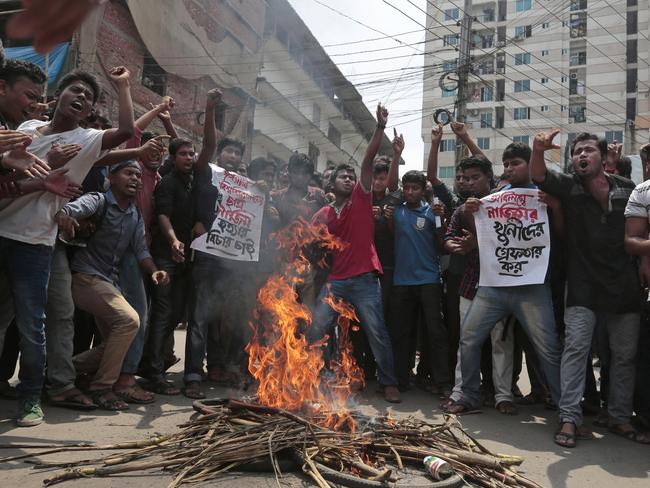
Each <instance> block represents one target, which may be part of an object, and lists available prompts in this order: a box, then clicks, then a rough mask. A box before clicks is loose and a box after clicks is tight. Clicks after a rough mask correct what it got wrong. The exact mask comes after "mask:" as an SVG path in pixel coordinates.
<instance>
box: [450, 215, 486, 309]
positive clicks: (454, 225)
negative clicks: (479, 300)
mask: <svg viewBox="0 0 650 488" xmlns="http://www.w3.org/2000/svg"><path fill="white" fill-rule="evenodd" d="M464 207H465V205H464V204H463V205H461V206H460V207H458V208H457V209H456V210H454V213H453V214H452V216H451V220H450V222H449V225H448V226H447V232H446V233H445V238H444V239H445V241H448V240H450V239H452V238H453V237H462V235H463V230H464V229H467V230H469V229H470V227H469V225H467V221H466V220H465V217H464V216H463V209H464ZM480 272H481V265H480V262H479V257H478V248H477V249H474V250H472V252H470V253H469V254H467V255H466V256H465V269H464V271H463V277H462V278H461V280H460V287H459V288H458V293H459V295H460V296H461V297H463V298H467V299H468V300H473V299H474V296H475V295H476V289H477V288H478V279H479V275H480Z"/></svg>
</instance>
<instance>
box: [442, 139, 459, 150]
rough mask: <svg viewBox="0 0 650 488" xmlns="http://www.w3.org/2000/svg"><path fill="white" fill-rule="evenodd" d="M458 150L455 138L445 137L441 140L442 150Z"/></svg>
mask: <svg viewBox="0 0 650 488" xmlns="http://www.w3.org/2000/svg"><path fill="white" fill-rule="evenodd" d="M455 150H456V141H455V140H454V139H443V140H442V141H440V152H453V151H455Z"/></svg>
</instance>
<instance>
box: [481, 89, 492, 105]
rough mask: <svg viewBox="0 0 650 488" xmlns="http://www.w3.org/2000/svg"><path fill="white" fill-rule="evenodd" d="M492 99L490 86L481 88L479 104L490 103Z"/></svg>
mask: <svg viewBox="0 0 650 488" xmlns="http://www.w3.org/2000/svg"><path fill="white" fill-rule="evenodd" d="M493 98H494V92H493V90H492V87H491V86H484V87H482V88H481V102H491V101H492V100H493Z"/></svg>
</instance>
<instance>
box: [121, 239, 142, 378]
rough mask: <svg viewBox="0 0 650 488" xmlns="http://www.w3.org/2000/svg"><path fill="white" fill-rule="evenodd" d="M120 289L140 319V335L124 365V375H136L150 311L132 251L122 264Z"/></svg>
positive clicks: (126, 254) (126, 255) (128, 353)
mask: <svg viewBox="0 0 650 488" xmlns="http://www.w3.org/2000/svg"><path fill="white" fill-rule="evenodd" d="M120 289H121V291H122V295H124V298H125V300H126V301H127V302H129V305H131V306H132V307H133V309H134V310H135V311H136V312H137V314H138V317H139V318H140V327H139V328H138V333H137V334H136V335H135V337H134V338H133V342H132V343H131V347H129V351H128V352H127V353H126V357H125V358H124V363H123V364H122V373H125V374H136V372H137V371H138V366H139V365H140V359H142V351H143V349H144V341H145V337H146V332H147V315H148V310H147V294H146V293H145V290H144V281H143V280H142V272H141V271H140V264H139V263H138V260H137V259H136V257H135V254H133V251H131V249H127V250H126V252H125V253H124V256H123V257H122V262H121V263H120Z"/></svg>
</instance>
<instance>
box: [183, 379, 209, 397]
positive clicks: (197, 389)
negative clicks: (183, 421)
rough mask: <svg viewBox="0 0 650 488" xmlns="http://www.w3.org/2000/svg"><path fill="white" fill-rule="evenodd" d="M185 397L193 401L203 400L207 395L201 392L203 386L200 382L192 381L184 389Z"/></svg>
mask: <svg viewBox="0 0 650 488" xmlns="http://www.w3.org/2000/svg"><path fill="white" fill-rule="evenodd" d="M183 395H185V396H186V397H187V398H189V399H191V400H202V399H203V398H205V393H203V392H202V391H201V384H200V383H199V382H198V381H190V382H188V383H187V385H185V388H183Z"/></svg>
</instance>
